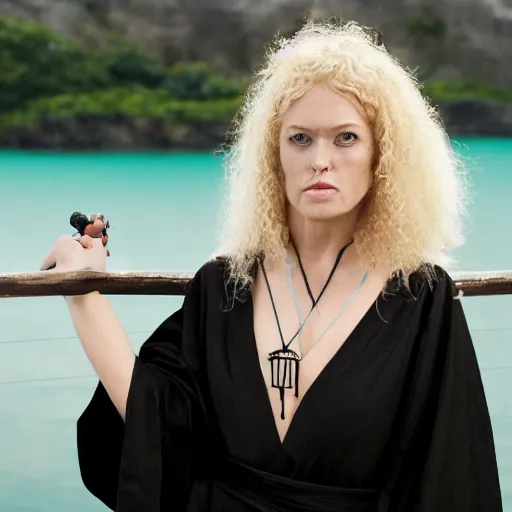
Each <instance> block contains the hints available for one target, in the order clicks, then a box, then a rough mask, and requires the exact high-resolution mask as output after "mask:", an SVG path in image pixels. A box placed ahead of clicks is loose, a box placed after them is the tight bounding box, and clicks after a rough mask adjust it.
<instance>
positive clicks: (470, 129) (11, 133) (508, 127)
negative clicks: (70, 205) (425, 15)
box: [0, 99, 512, 152]
mask: <svg viewBox="0 0 512 512" xmlns="http://www.w3.org/2000/svg"><path fill="white" fill-rule="evenodd" d="M438 109H439V110H440V113H441V118H442V121H443V124H444V127H445V130H446V132H447V133H448V135H449V137H450V138H462V137H463V138H474V137H479V138H491V137H492V138H506V139H509V138H512V103H507V102H502V101H495V100H473V99H458V100H454V101H450V102H446V103H443V104H441V105H439V107H438ZM230 126H231V124H230V122H226V121H189V122H171V121H166V120H165V119H157V118H143V117H130V116H126V115H118V114H114V115H112V114H106V115H103V114H94V115H78V116H73V117H57V116H48V117H41V118H39V120H38V121H37V122H35V123H31V124H28V125H26V126H13V127H9V128H6V129H5V130H4V131H3V132H1V133H0V149H2V150H9V149H11V150H38V151H41V150H42V151H64V152H78V151H81V152H83V151H89V152H94V151H111V152H129V151H147V152H156V151H166V152H168V151H215V152H219V151H221V150H222V147H223V146H224V145H225V143H226V132H227V131H228V129H229V128H230Z"/></svg>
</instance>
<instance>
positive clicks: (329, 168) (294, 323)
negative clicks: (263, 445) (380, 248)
mask: <svg viewBox="0 0 512 512" xmlns="http://www.w3.org/2000/svg"><path fill="white" fill-rule="evenodd" d="M374 156H375V143H374V138H373V133H372V130H371V126H370V125H369V123H368V122H367V120H366V119H365V117H364V116H363V115H361V113H360V112H359V111H358V109H357V108H356V107H355V105H354V104H353V103H352V102H351V101H350V100H349V99H347V98H346V97H344V96H342V95H340V94H338V93H337V92H335V91H333V90H332V89H330V88H328V87H326V86H315V87H314V88H313V89H312V90H310V91H309V92H308V93H306V94H305V95H304V96H303V97H302V98H300V99H299V100H297V101H296V102H295V103H294V104H293V105H292V106H291V107H290V109H289V110H288V111H287V112H286V114H285V115H284V118H283V122H282V128H281V133H280V157H281V164H282V168H283V171H284V175H285V183H286V197H287V205H288V208H287V210H288V222H289V226H290V234H291V237H292V239H293V240H294V241H295V245H296V247H297V250H298V252H299V254H300V257H301V260H302V264H303V267H304V270H305V272H306V275H307V278H308V281H309V284H310V287H311V291H312V293H313V296H314V297H315V298H316V297H318V295H319V294H320V291H321V289H322V288H323V285H324V283H325V281H326V280H327V277H328V275H329V273H330V272H331V269H332V267H333V265H334V263H335V260H336V256H337V254H338V252H339V250H340V249H341V247H343V246H344V245H345V244H347V243H348V242H349V240H351V238H352V235H353V233H354V229H355V226H356V221H357V219H358V216H359V215H360V211H361V208H362V204H363V200H364V198H365V196H366V194H367V192H368V190H369V188H370V185H371V177H372V171H373V162H374V160H375V159H374ZM318 181H323V182H326V183H328V184H330V185H333V186H334V187H336V189H335V190H331V191H328V192H322V193H320V194H319V195H320V198H319V197H311V196H310V195H308V193H306V192H305V191H304V189H306V188H307V187H308V186H310V185H311V184H313V183H316V182H318ZM325 196H327V198H325ZM289 252H290V254H291V255H292V257H293V259H294V263H295V264H294V265H293V274H292V275H293V282H294V286H295V290H296V293H297V297H298V299H299V303H300V308H301V310H302V318H303V319H304V318H305V317H306V315H307V313H308V312H309V310H310V308H311V299H310V297H309V295H308V293H307V290H306V286H305V284H304V279H303V277H302V273H301V271H300V268H299V266H298V264H296V257H295V253H294V251H293V248H292V247H290V248H289ZM266 270H267V276H268V278H269V282H270V287H271V290H272V294H273V297H274V302H275V305H276V309H277V313H278V315H279V321H280V324H281V328H282V331H283V336H284V338H285V341H286V342H287V341H288V340H290V339H291V338H292V336H293V335H294V334H295V333H296V331H297V329H298V327H299V325H300V324H299V318H298V314H297V311H296V308H295V304H294V301H293V298H292V295H291V291H290V287H289V283H288V274H287V270H286V264H285V262H283V263H282V264H281V265H277V266H276V267H275V268H271V269H267V268H266ZM365 271H367V272H368V277H367V280H366V282H365V283H364V285H363V286H362V287H361V289H360V291H359V293H358V295H357V296H356V299H355V300H354V301H353V302H352V303H351V305H350V306H349V308H348V309H347V310H346V311H345V313H344V314H343V315H342V316H341V317H340V319H339V320H338V321H337V322H336V323H335V324H334V326H333V327H332V328H331V329H330V330H329V331H328V332H327V333H326V334H325V335H324V336H323V337H322V339H321V341H320V342H319V343H318V345H315V342H316V340H317V338H318V337H319V336H320V334H321V333H322V332H323V331H324V329H325V328H326V327H327V326H328V324H329V323H330V322H331V320H332V319H333V318H334V317H335V316H336V314H337V313H338V311H339V309H340V307H341V306H342V305H343V304H344V303H345V302H346V301H347V299H348V298H349V296H350V295H351V294H352V292H353V291H354V290H355V289H356V287H357V286H358V284H359V282H360V280H361V278H362V276H363V274H364V272H365ZM389 277H390V272H389V269H384V268H376V269H364V268H362V265H361V263H360V260H359V257H358V255H357V252H356V250H355V249H354V246H353V245H351V246H349V247H348V249H347V250H346V251H345V253H344V255H343V257H342V259H341V261H340V263H339V265H338V267H337V270H336V272H335V274H334V276H333V278H332V280H331V282H330V284H329V286H328V288H327V289H326V291H325V293H324V295H323V296H322V298H321V300H320V302H319V303H318V305H317V308H316V309H315V310H314V311H313V313H312V314H311V316H310V317H309V319H308V321H307V323H306V324H305V326H304V328H303V330H302V336H301V338H302V339H301V346H302V349H303V351H304V353H305V356H303V359H302V361H301V363H300V365H301V367H300V373H299V396H298V397H295V396H294V390H286V400H285V419H284V420H283V419H281V416H280V415H281V401H280V398H279V391H278V390H277V389H274V388H272V387H271V386H270V365H269V362H268V359H267V357H268V354H269V353H270V352H272V351H273V350H276V349H278V348H280V345H281V340H280V337H279V332H278V329H277V323H276V321H275V315H274V311H273V309H272V305H271V302H270V299H269V294H268V290H267V287H266V284H265V280H264V278H263V275H262V272H258V275H257V278H256V280H255V282H254V285H253V302H254V328H255V335H256V340H257V346H258V352H259V357H260V364H261V369H262V373H263V377H264V379H265V381H266V384H267V389H268V393H269V398H270V403H271V405H272V410H273V413H274V418H275V422H276V427H277V431H278V433H279V436H280V438H281V441H283V439H284V437H285V436H286V432H287V431H288V428H289V426H290V423H291V421H293V417H294V414H295V412H296V410H297V408H298V407H299V405H300V403H301V400H302V398H303V397H304V395H305V393H307V391H308V389H309V388H310V386H311V384H312V383H313V382H314V381H315V379H316V378H317V377H318V375H319V374H320V373H321V371H322V370H323V368H324V367H325V365H326V364H327V363H328V362H329V360H330V359H331V358H332V357H333V355H334V354H335V353H336V351H337V350H338V349H339V348H340V347H341V345H342V344H343V343H344V341H345V340H346V339H347V337H348V336H349V335H350V333H351V332H352V331H353V330H354V328H355V327H356V325H357V324H358V323H359V321H360V320H361V319H362V317H363V316H364V315H365V313H366V312H367V311H368V310H369V308H370V307H371V306H372V304H373V303H374V302H375V300H376V299H377V297H378V295H379V293H381V291H382V289H383V288H384V286H385V284H386V282H387V280H388V278H389ZM290 348H291V349H293V350H295V351H296V352H298V353H300V348H299V346H298V343H297V339H296V340H295V341H294V342H293V344H292V345H291V346H290Z"/></svg>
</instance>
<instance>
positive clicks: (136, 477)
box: [77, 273, 207, 512]
mask: <svg viewBox="0 0 512 512" xmlns="http://www.w3.org/2000/svg"><path fill="white" fill-rule="evenodd" d="M201 281H202V280H201V276H200V273H198V274H196V277H195V278H194V280H193V282H192V284H191V286H190V289H189V290H188V292H187V294H186V296H185V300H184V303H183V306H182V307H181V308H180V309H179V310H178V311H176V312H175V313H174V314H173V315H172V316H170V317H169V318H167V319H166V320H165V321H164V322H163V323H162V324H161V325H160V326H159V327H158V328H157V329H156V330H155V331H154V332H153V334H152V335H151V336H150V337H149V338H148V339H147V340H146V341H145V342H144V344H143V345H142V347H141V349H140V352H139V355H138V356H137V357H136V359H135V364H134V368H133V373H132V379H131V383H130V389H129V394H128V398H127V404H126V414H125V420H124V422H123V420H122V418H121V416H120V415H119V414H118V412H117V410H116V409H115V407H114V405H113V403H112V402H111V400H110V398H109V396H108V394H107V392H106V390H105V388H104V387H103V385H102V384H101V382H100V383H99V384H98V386H97V388H96V391H95V393H94V395H93V397H92V399H91V401H90V403H89V405H88V406H87V408H86V409H85V411H84V412H83V414H82V415H81V416H80V418H79V420H78V424H77V445H78V446H77V447H78V460H79V465H80V471H81V475H82V480H83V482H84V485H85V486H86V488H87V489H88V490H89V491H90V492H91V493H92V494H93V495H94V496H96V497H97V498H98V499H99V500H101V501H102V502H103V503H104V504H105V505H107V506H108V507H109V508H111V509H112V510H116V511H117V512H131V511H133V512H135V511H141V510H144V511H145V512H146V511H147V512H152V511H155V512H156V511H157V510H158V511H160V510H175V511H179V510H185V507H186V505H185V504H186V503H187V500H188V494H189V490H190V486H191V485H192V481H193V478H194V474H195V472H200V468H201V457H204V453H205V452H204V450H203V449H202V443H203V441H205V440H206V438H207V435H206V430H207V428H206V410H205V406H204V403H203V398H202V393H201V379H202V377H201V375H202V368H203V362H202V357H203V356H202V354H203V353H204V351H203V350H202V342H203V340H204V332H203V331H204V327H203V326H204V315H205V312H204V308H203V303H204V297H203V294H204V286H203V283H202V282H201ZM162 482H165V485H162ZM171 503H172V507H171V506H170V504H171Z"/></svg>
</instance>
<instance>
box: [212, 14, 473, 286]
mask: <svg viewBox="0 0 512 512" xmlns="http://www.w3.org/2000/svg"><path fill="white" fill-rule="evenodd" d="M375 34H376V32H372V31H371V30H368V29H367V28H366V27H362V26H361V25H359V24H357V23H355V22H348V23H339V22H332V21H329V22H319V21H311V20H309V21H306V23H305V24H304V26H303V27H302V29H301V30H299V31H298V32H297V33H296V34H295V35H294V36H293V37H292V38H290V39H276V41H274V44H273V46H271V47H269V50H268V52H267V55H266V59H265V64H264V66H263V68H262V69H261V71H259V72H258V73H257V74H256V77H255V80H254V82H253V83H252V85H251V86H250V87H249V89H248V90H247V93H246V96H245V98H244V102H243V105H242V108H241V110H240V112H239V114H238V116H237V117H236V118H235V120H234V124H233V128H232V132H231V136H232V138H233V139H232V144H231V145H230V146H229V150H228V152H227V154H226V159H225V169H226V177H227V180H228V186H229V194H228V196H227V204H226V205H225V217H224V219H223V222H222V224H221V230H222V231H221V238H220V245H221V252H222V253H224V254H225V256H226V257H227V258H228V260H229V268H230V278H231V279H232V280H233V281H235V282H236V283H238V284H240V285H242V286H244V285H247V284H249V283H250V282H251V281H252V270H251V269H253V268H254V262H255V259H256V258H257V257H258V256H263V257H264V258H265V262H269V264H270V265H272V264H274V263H277V262H279V261H282V259H283V257H284V254H285V250H286V247H287V246H288V244H289V229H288V223H287V217H286V197H285V188H284V174H283V170H282V167H281V163H280V159H279V132H280V127H281V120H282V116H283V113H284V112H285V111H286V110H287V109H288V108H289V106H290V105H291V103H292V102H293V101H295V100H297V99H298V98H300V97H301V96H302V95H304V93H305V92H307V91H308V90H309V89H310V88H311V87H312V86H314V85H316V84H320V83H322V84H328V85H329V86H330V87H332V88H333V89H334V90H336V91H338V92H340V93H342V94H345V95H347V96H350V97H352V99H355V100H356V102H357V103H358V105H359V106H360V107H361V108H362V109H363V111H364V114H365V115H366V118H367V119H368V121H369V122H370V124H371V126H372V128H373V132H374V137H375V143H376V148H377V153H378V155H377V159H376V165H375V169H374V173H373V180H372V185H371V188H370V191H369V193H368V197H367V202H366V207H365V209H364V211H363V214H362V215H361V217H360V219H359V223H358V226H357V228H356V231H355V233H354V246H355V247H356V249H357V252H358V254H359V257H360V259H361V262H362V264H363V265H364V266H365V267H367V268H370V267H375V266H376V265H377V264H379V265H382V264H385V265H386V266H387V267H389V268H391V269H393V270H392V274H396V275H400V276H402V278H403V279H404V282H405V284H406V285H407V283H408V277H409V276H410V275H411V273H413V272H415V271H417V270H424V271H425V270H426V271H427V273H428V269H432V268H433V266H434V265H439V266H445V265H448V264H449V263H451V262H452V261H453V260H452V259H451V258H450V257H448V255H447V251H449V250H451V249H453V248H455V247H457V246H458V245H460V244H461V243H462V242H463V234H462V224H463V223H462V219H463V213H464V196H465V194H464V192H465V186H464V185H465V180H464V175H465V172H464V167H463V165H462V162H461V160H460V159H459V158H458V157H457V155H456V153H455V151H454V150H453V149H452V147H451V144H450V140H449V137H448V136H447V134H446V132H445V130H444V128H443V126H442V123H441V120H440V118H439V116H438V114H437V112H436V111H435V109H434V108H433V107H432V106H431V105H430V104H429V103H428V102H427V100H426V99H425V98H424V97H423V96H422V94H421V91H420V84H419V82H418V81H417V78H416V77H415V76H414V75H413V73H412V72H410V71H409V70H407V69H406V68H404V67H402V66H401V65H400V64H399V63H398V62H397V60H396V59H395V58H393V57H392V56H391V55H390V54H389V53H388V52H387V50H386V49H385V47H384V46H383V45H382V44H381V41H380V40H379V37H376V36H375ZM429 275H430V276H434V272H430V273H429ZM390 277H391V276H390Z"/></svg>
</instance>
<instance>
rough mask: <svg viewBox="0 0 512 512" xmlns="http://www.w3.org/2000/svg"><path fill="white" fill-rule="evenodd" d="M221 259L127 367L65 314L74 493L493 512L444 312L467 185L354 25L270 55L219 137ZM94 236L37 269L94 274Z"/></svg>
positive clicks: (314, 33)
mask: <svg viewBox="0 0 512 512" xmlns="http://www.w3.org/2000/svg"><path fill="white" fill-rule="evenodd" d="M235 126H236V130H235V132H234V143H233V145H232V147H231V149H230V151H229V154H228V158H227V160H226V165H227V170H228V172H229V176H230V190H231V192H230V196H229V203H228V208H227V212H228V215H227V218H226V221H225V223H224V228H225V230H224V233H225V234H224V239H223V247H222V256H219V257H216V258H212V259H211V260H210V261H208V262H206V263H205V264H204V265H203V266H202V268H201V269H199V271H198V272H197V273H196V275H195V278H194V279H193V282H192V283H191V286H190V288H189V290H188V292H187V294H186V297H185V300H184V303H183V307H182V308H180V309H179V310H178V311H177V312H175V313H174V314H173V315H171V316H170V317H169V318H168V319H167V320H165V321H164V322H163V323H162V324H161V325H160V326H159V327H158V328H157V329H156V330H155V332H154V333H153V334H152V335H151V336H150V337H149V339H148V340H147V341H146V342H145V343H144V344H143V346H142V348H141V350H140V353H139V355H138V356H136V355H135V354H134V353H133V351H132V349H131V347H130V344H129V341H128V339H127V336H126V333H125V331H124V330H123V328H122V326H121V325H120V324H119V322H118V320H117V318H116V317H115V316H114V313H113V312H112V309H111V308H110V306H109V305H108V302H107V299H106V298H104V297H103V296H101V295H100V294H99V293H90V294H86V295H82V296H78V297H68V298H67V303H68V304H69V307H70V311H71V315H72V318H73V321H74V324H75V326H76V329H77V332H78V335H79V337H80V340H81V342H82V344H83V346H84V348H85V351H86V353H87V355H88V357H89V359H90V361H91V363H92V364H93V366H94V368H95V370H96V372H97V374H98V376H99V379H100V383H99V385H98V387H97V390H96V392H95V394H94V396H93V398H92V401H91V402H90V404H89V406H88V407H87V408H86V410H85V411H84V413H83V415H82V416H81V417H80V419H79V421H78V453H79V460H80V468H81V472H82V476H83V480H84V483H85V485H86V486H87V488H88V489H89V490H90V492H92V493H93V494H94V495H95V496H97V497H98V498H99V499H100V500H102V501H103V502H104V503H105V504H106V505H108V506H109V507H110V508H112V509H115V510H117V511H119V512H128V511H130V512H132V511H133V512H135V511H137V512H139V511H144V512H147V511H148V512H149V511H151V512H153V511H162V512H163V511H166V510H173V511H179V510H183V511H194V512H195V511H197V512H203V511H230V512H231V511H233V512H235V511H236V512H249V511H253V512H254V511H297V512H302V511H317V512H330V511H337V512H349V511H350V512H352V511H365V512H370V511H371V512H411V511H421V512H427V511H428V512H434V511H435V512H438V511H450V512H454V511H456V512H459V511H460V512H462V511H464V512H477V511H478V512H483V511H485V512H498V511H501V510H502V505H501V496H500V488H499V480H498V472H497V464H496V456H495V449H494V443H493V435H492V430H491V423H490V418H489V413H488V409H487V405H486V400H485V395H484V390H483V387H482V382H481V379H480V374H479V369H478V365H477V360H476V357H475V353H474V349H473V346H472V342H471V338H470V334H469V332H468V327H467V324H466V320H465V317H464V313H463V310H462V306H461V304H460V301H458V300H454V299H453V291H454V287H453V283H452V281H451V280H450V277H449V276H448V274H447V273H446V271H445V270H444V269H443V265H445V263H446V261H447V259H446V251H448V250H450V249H452V248H453V247H455V246H457V245H458V244H460V242H461V239H462V236H461V217H462V215H461V214H462V211H463V205H464V203H463V198H464V180H463V173H462V167H461V166H460V164H459V162H458V160H457V158H456V156H455V154H454V153H453V151H452V149H451V148H450V144H449V139H448V138H447V136H446V134H445V133H444V131H443V129H442V127H441V125H440V123H439V121H438V119H437V117H436V115H435V112H434V111H433V109H431V108H430V107H429V106H428V105H427V104H426V103H425V101H424V99H423V98H422V96H421V94H420V92H419V91H418V87H417V84H416V82H415V80H414V79H413V77H411V75H410V74H409V73H408V72H406V71H405V70H404V69H403V68H402V67H400V66H399V64H398V63H396V62H395V61H394V60H393V59H392V58H391V57H390V55H389V54H388V53H387V52H386V50H385V49H384V47H383V46H382V45H380V44H379V43H378V42H377V40H376V39H375V38H373V36H372V35H371V32H369V31H367V30H364V29H362V28H361V27H359V26H357V25H356V24H351V23H349V24H339V25H336V24H320V23H317V24H315V23H312V22H310V23H308V24H306V26H305V27H304V28H303V29H302V30H301V31H300V32H299V33H298V34H297V35H296V36H295V37H294V38H293V39H291V40H289V41H285V42H283V43H282V44H280V45H279V47H278V48H277V49H276V50H275V51H274V52H271V53H270V54H269V57H268V60H267V63H266V65H265V67H264V68H263V70H262V71H261V72H260V73H259V75H258V76H257V77H256V80H255V83H254V85H253V86H252V88H251V89H250V91H249V93H248V95H247V98H246V102H245V106H244V108H243V109H242V111H241V117H240V118H239V120H238V123H237V124H236V125H235ZM96 242H97V241H95V244H92V247H93V248H92V249H91V250H84V247H89V246H90V245H91V239H88V238H86V237H83V238H82V239H81V244H77V243H76V241H72V240H71V239H68V238H62V239H60V240H59V242H58V243H57V245H56V247H55V249H54V250H53V251H52V253H51V254H50V255H49V256H48V257H47V258H46V259H45V261H44V262H43V268H48V267H50V266H51V264H54V263H56V270H69V269H76V268H85V267H88V268H95V269H99V270H103V269H104V268H105V254H104V249H103V248H102V246H101V245H100V243H99V242H98V243H97V244H96Z"/></svg>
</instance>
